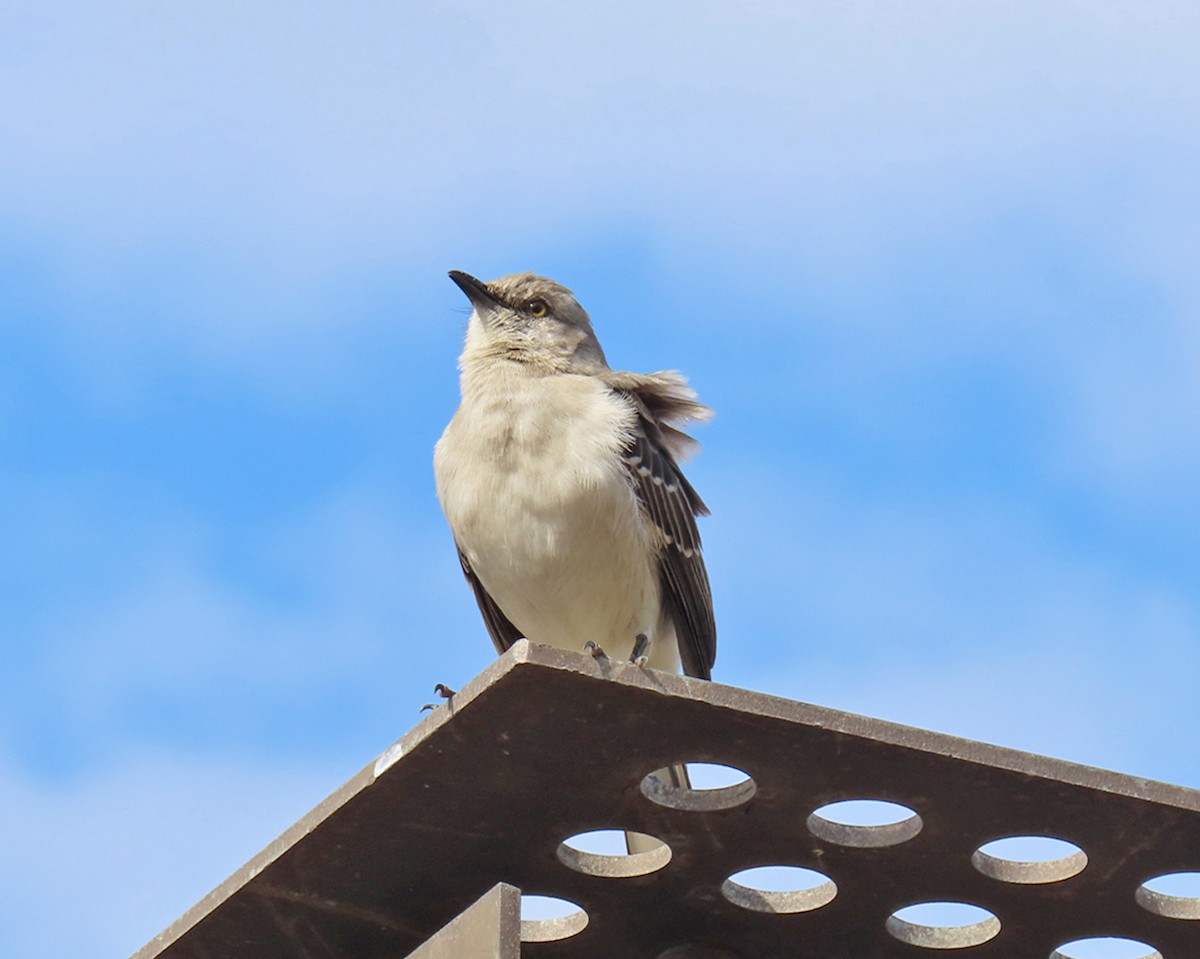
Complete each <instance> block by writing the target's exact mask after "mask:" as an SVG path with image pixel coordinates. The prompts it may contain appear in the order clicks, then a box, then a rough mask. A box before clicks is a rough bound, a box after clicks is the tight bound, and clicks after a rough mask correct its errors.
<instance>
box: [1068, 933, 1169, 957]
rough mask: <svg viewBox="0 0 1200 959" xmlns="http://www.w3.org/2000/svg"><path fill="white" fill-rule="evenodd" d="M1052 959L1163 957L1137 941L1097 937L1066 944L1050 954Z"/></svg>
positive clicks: (1113, 937) (1155, 950) (1153, 949)
mask: <svg viewBox="0 0 1200 959" xmlns="http://www.w3.org/2000/svg"><path fill="white" fill-rule="evenodd" d="M1050 959H1163V956H1162V953H1161V952H1159V951H1158V950H1157V949H1155V948H1154V947H1153V946H1148V945H1146V944H1145V943H1144V942H1138V941H1137V940H1136V939H1121V938H1118V937H1115V936H1097V937H1095V938H1093V939H1075V940H1074V941H1072V942H1067V943H1064V944H1063V945H1061V946H1059V947H1058V948H1057V949H1055V950H1054V952H1052V953H1050Z"/></svg>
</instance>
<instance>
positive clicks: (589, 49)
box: [0, 0, 1200, 957]
mask: <svg viewBox="0 0 1200 959" xmlns="http://www.w3.org/2000/svg"><path fill="white" fill-rule="evenodd" d="M1198 36H1200V13H1198V12H1197V9H1196V8H1195V7H1194V6H1193V5H1190V4H1183V3H1168V2H1155V0H1150V2H1144V3H1139V4H1123V3H1106V2H1088V3H1082V2H1062V3H1057V4H1050V5H1047V4H1044V3H1022V2H1006V3H978V4H962V3H958V2H949V0H947V2H925V3H919V4H917V3H911V2H906V3H885V2H864V3H856V4H813V3H795V2H788V3H742V4H737V5H732V4H719V3H707V2H706V3H695V2H691V3H682V2H680V3H661V4H655V5H652V6H649V7H648V6H647V5H645V4H640V3H626V2H621V0H618V2H612V3H609V4H607V5H605V7H604V9H602V10H590V11H589V12H587V13H586V14H584V13H581V12H580V11H579V10H578V9H576V8H574V7H572V6H571V5H561V4H551V3H532V2H518V3H513V4H507V5H504V6H503V8H501V7H499V6H497V5H492V4H480V3H476V2H466V0H463V2H457V3H455V2H447V3H440V4H437V5H420V6H418V5H398V4H389V3H367V2H350V3H345V4H340V5H336V6H332V5H323V4H315V3H294V4H287V5H284V4H274V3H257V2H250V3H231V2H224V3H222V2H213V3H207V4H189V5H184V4H162V3H159V2H153V3H152V2H148V0H143V2H122V3H103V2H102V3H96V2H90V3H86V4H84V3H69V2H67V3H60V4H55V5H52V6H47V5H45V4H34V3H27V2H25V0H13V2H10V3H8V4H7V5H6V8H5V11H4V12H3V13H2V14H0V136H2V137H3V142H4V143H5V148H4V149H3V150H0V291H3V292H2V297H0V346H2V349H0V490H2V491H3V496H2V497H0V847H3V848H5V849H6V850H7V851H8V856H15V859H9V858H8V856H6V857H5V858H6V860H7V861H9V862H10V863H13V862H15V864H16V865H15V866H14V867H13V868H8V869H4V870H0V941H4V942H6V943H12V944H15V949H16V952H15V954H16V955H30V956H32V955H38V956H50V957H58V956H63V957H65V956H74V955H79V954H81V953H83V952H86V953H87V954H89V955H97V956H105V957H120V956H123V955H126V954H128V953H130V952H132V951H133V950H135V949H136V948H137V947H139V946H140V945H141V944H142V942H144V941H145V940H146V939H148V938H149V937H150V936H152V935H154V934H155V933H156V932H157V931H158V930H159V929H160V928H161V927H163V926H164V925H166V924H167V923H168V922H169V921H170V920H171V919H173V918H174V917H175V915H177V914H178V913H179V912H180V911H182V910H183V909H184V908H185V907H187V906H188V905H190V904H191V903H192V902H193V901H195V900H196V899H197V898H199V897H200V896H201V895H202V894H203V893H204V892H206V891H207V890H208V889H209V888H210V887H212V886H213V885H214V884H216V883H217V882H218V881H220V880H221V879H222V878H223V877H224V876H225V875H227V874H228V873H229V872H230V871H232V870H233V869H234V868H235V867H236V866H237V865H239V864H240V863H241V862H242V861H243V860H244V859H246V858H247V857H248V856H249V855H251V854H252V853H253V852H255V851H256V850H257V849H258V848H259V847H261V846H262V845H263V844H265V843H266V842H267V841H269V840H270V839H271V838H272V837H273V836H274V835H275V834H276V833H278V832H279V831H280V830H281V829H282V828H283V827H285V826H286V825H287V824H288V823H290V822H291V821H292V820H293V819H294V818H296V817H297V816H298V815H300V814H301V813H303V812H304V811H305V810H306V809H307V808H308V807H309V806H311V805H312V804H313V803H315V802H316V801H317V800H318V799H320V798H321V797H322V796H324V795H325V794H326V793H327V792H329V791H330V790H331V789H332V788H334V787H335V786H336V785H337V784H338V783H340V782H341V781H342V780H343V779H344V778H346V777H347V776H348V775H350V774H351V773H352V772H353V771H354V770H356V769H357V768H358V767H359V766H361V765H362V764H363V763H365V762H366V761H367V760H369V759H370V758H371V757H372V756H373V755H374V754H376V753H377V752H379V751H381V750H382V749H383V748H384V747H386V746H387V745H388V743H390V742H391V741H392V740H393V739H395V738H397V737H398V736H399V735H400V734H401V733H402V732H403V731H404V730H406V729H407V728H408V727H409V726H411V725H412V724H413V723H414V722H415V721H416V719H417V712H416V710H417V708H418V706H419V705H420V704H421V703H423V702H426V701H427V700H428V699H429V690H430V688H431V687H432V685H433V684H434V683H435V682H438V681H446V682H449V683H451V684H458V683H461V682H463V681H465V680H466V679H467V678H469V677H470V676H472V675H473V674H475V673H476V672H478V671H479V670H480V669H481V668H482V667H483V666H484V665H485V664H486V663H487V661H488V660H489V658H490V656H491V646H490V644H489V642H488V640H487V637H486V634H485V632H484V630H483V627H482V625H481V623H480V622H479V620H478V616H477V614H476V611H475V609H474V605H473V603H472V601H471V598H470V595H469V592H468V591H467V589H466V587H465V585H464V584H463V583H462V581H461V575H460V573H459V571H458V567H457V563H456V562H455V559H454V553H453V549H452V546H451V542H450V539H449V537H448V534H447V532H446V530H445V528H444V524H443V521H442V518H441V515H440V513H439V511H438V508H437V503H436V500H435V497H434V493H433V481H432V476H431V468H430V455H431V448H432V445H433V443H434V441H435V440H436V438H437V436H438V435H439V433H440V431H441V429H442V427H443V425H444V424H445V421H446V420H447V419H448V417H449V415H450V413H451V412H452V410H453V408H454V405H455V403H456V398H457V382H456V374H455V370H454V363H455V359H456V356H457V352H458V348H459V340H460V337H461V335H462V331H463V328H464V324H465V317H466V312H465V302H464V300H463V298H462V295H461V293H460V292H459V291H458V290H457V289H456V288H455V287H454V285H453V284H452V283H450V282H449V280H447V279H446V276H445V271H446V270H447V269H450V268H457V269H464V270H468V271H470V272H472V273H475V274H476V275H479V276H483V277H491V276H496V275H499V274H501V273H506V272H510V271H514V270H524V269H531V270H534V271H537V272H541V273H546V274H548V275H551V276H554V277H555V278H557V279H559V280H561V281H562V282H564V283H566V284H567V285H568V286H570V287H572V288H573V289H574V290H575V291H576V293H577V294H578V295H579V297H580V299H581V301H582V302H583V303H584V305H585V306H586V307H587V308H588V309H589V311H590V312H591V314H592V317H593V320H594V321H595V324H596V327H597V330H598V332H599V334H600V336H601V339H602V341H603V343H604V345H605V349H606V351H607V353H608V356H609V358H610V360H611V361H612V363H613V364H614V365H615V366H620V367H624V368H628V369H635V370H650V369H660V368H664V367H678V368H680V369H683V370H684V371H686V373H687V374H688V375H689V376H690V378H691V380H692V382H693V383H694V385H695V386H696V387H697V389H698V390H699V391H700V393H701V396H702V397H703V398H704V399H705V400H706V401H708V402H709V403H711V404H712V405H713V406H714V407H715V408H716V410H717V415H716V417H715V419H714V420H713V421H712V422H711V423H710V424H709V425H707V426H705V427H703V428H702V429H701V430H700V432H699V436H700V438H701V439H702V441H703V442H704V450H703V451H702V453H701V454H700V455H699V457H698V458H697V459H696V460H695V461H694V462H693V463H692V464H691V466H690V467H689V475H690V476H691V477H692V479H693V481H694V482H695V484H696V486H697V487H698V488H699V489H700V490H701V492H702V493H703V495H704V496H705V498H706V499H707V500H708V502H709V504H710V505H711V506H712V509H713V515H712V517H711V518H710V519H708V520H706V521H705V523H704V525H703V529H702V531H703V534H704V536H705V541H706V547H707V553H708V556H709V566H710V571H711V574H712V579H713V583H714V592H715V594H716V604H717V617H718V624H719V628H720V636H721V646H720V655H719V659H718V663H717V668H716V678H717V679H719V680H720V681H722V682H727V683H732V684H735V685H740V686H747V687H751V688H755V689H761V690H766V691H769V692H773V693H778V694H781V695H784V696H788V697H791V698H796V699H803V700H807V701H811V702H816V703H821V704H826V705H830V706H835V707H840V708H846V709H852V710H855V711H859V712H865V713H868V714H872V715H876V716H882V717H885V718H888V719H893V720H897V721H901V722H907V723H913V724H917V725H922V726H928V727H932V728H936V729H939V730H944V731H947V732H952V733H957V734H961V735H967V736H971V737H975V738H981V739H986V740H989V741H992V742H997V743H1001V744H1004V745H1010V746H1015V747H1019V748H1024V749H1031V750H1035V751H1039V752H1045V753H1049V754H1052V755H1055V756H1059V757H1063V758H1067V759H1072V760H1077V761H1081V762H1087V763H1092V764H1095V765H1101V766H1107V767H1110V768H1116V769H1120V770H1123V771H1127V772H1132V773H1136V774H1138V775H1144V776H1149V777H1153V778H1159V779H1166V780H1170V781H1174V782H1179V783H1182V784H1185V785H1189V786H1196V787H1200V759H1198V758H1197V752H1196V750H1195V748H1194V744H1193V740H1194V732H1193V731H1194V730H1195V729H1196V728H1200V643H1198V641H1197V640H1198V636H1200V575H1198V574H1200V499H1198V498H1197V496H1196V489H1197V486H1198V484H1200V417H1198V416H1197V415H1196V410H1197V406H1198V401H1200V376H1198V375H1197V366H1198V362H1200V274H1198V273H1197V270H1196V263H1197V262H1198V261H1200V230H1198V228H1197V223H1200V186H1198V181H1197V179H1196V176H1195V171H1196V169H1197V166H1198V161H1200V157H1198V152H1200V150H1198V148H1200V123H1198V122H1197V121H1198V120H1200V61H1198V60H1197V58H1196V57H1195V42H1196V39H1197V37H1198ZM64 901H67V902H71V903H73V907H72V911H73V920H72V922H71V923H69V924H68V923H64V922H63V921H62V919H61V915H62V913H61V904H62V902H64Z"/></svg>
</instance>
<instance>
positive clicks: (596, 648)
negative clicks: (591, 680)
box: [583, 639, 608, 659]
mask: <svg viewBox="0 0 1200 959" xmlns="http://www.w3.org/2000/svg"><path fill="white" fill-rule="evenodd" d="M583 651H584V652H585V653H587V654H588V655H589V656H591V657H592V659H608V653H606V652H605V651H604V650H602V649H601V648H600V644H599V643H593V642H592V641H591V640H590V639H589V640H588V641H587V642H586V643H584V644H583Z"/></svg>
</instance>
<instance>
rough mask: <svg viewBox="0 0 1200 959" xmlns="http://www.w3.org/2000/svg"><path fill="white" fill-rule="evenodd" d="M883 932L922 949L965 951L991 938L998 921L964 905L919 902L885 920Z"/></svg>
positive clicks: (973, 907)
mask: <svg viewBox="0 0 1200 959" xmlns="http://www.w3.org/2000/svg"><path fill="white" fill-rule="evenodd" d="M887 931H888V932H890V933H891V934H892V935H893V936H895V937H896V938H897V939H899V940H900V941H901V942H907V943H908V944H909V945H910V946H920V947H921V948H922V949H967V948H970V947H971V946H978V945H981V944H982V943H985V942H987V941H988V940H989V939H993V938H995V936H996V935H997V933H999V932H1000V920H999V919H997V918H996V917H995V915H993V914H992V913H990V912H988V911H987V910H986V909H984V908H983V907H981V906H972V905H970V904H969V903H965V902H921V903H917V904H916V905H912V906H905V907H904V908H903V909H897V910H896V911H895V912H893V913H892V914H891V915H890V916H888V920H887Z"/></svg>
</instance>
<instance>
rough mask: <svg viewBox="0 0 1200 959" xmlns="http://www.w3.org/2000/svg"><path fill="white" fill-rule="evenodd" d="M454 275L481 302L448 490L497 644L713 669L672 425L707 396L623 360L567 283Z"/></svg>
mask: <svg viewBox="0 0 1200 959" xmlns="http://www.w3.org/2000/svg"><path fill="white" fill-rule="evenodd" d="M450 278H451V279H452V280H454V282H455V283H457V284H458V285H459V287H460V288H461V289H462V291H463V292H464V293H466V295H467V297H468V298H469V299H470V301H471V305H472V306H473V307H474V309H473V310H472V312H471V319H470V322H469V324H468V327H467V337H466V345H465V346H464V348H463V352H462V356H461V358H460V360H459V370H460V371H461V387H462V402H461V403H460V405H459V407H458V410H457V411H456V412H455V414H454V417H453V418H452V419H451V420H450V424H449V425H448V426H447V427H446V431H445V432H444V433H443V434H442V438H441V439H440V440H439V441H438V444H437V447H436V449H435V451H434V458H433V461H434V473H435V475H436V478H437V492H438V499H439V500H440V501H441V504H442V509H443V510H444V511H445V514H446V518H447V520H449V522H450V529H451V531H452V532H453V534H454V542H455V544H456V545H457V546H458V557H459V560H460V561H461V563H462V569H463V573H464V574H466V577H467V581H468V582H469V583H470V584H471V588H472V590H473V591H474V593H475V599H476V601H477V602H478V604H479V609H480V611H481V612H482V613H483V620H484V623H485V624H486V625H487V629H488V632H489V633H490V634H491V637H492V641H493V642H494V643H495V644H496V649H497V650H498V651H500V652H503V651H504V650H506V649H507V648H508V647H509V646H511V645H512V644H513V643H514V642H515V641H516V640H518V639H520V638H521V637H526V638H528V639H529V640H531V641H532V642H535V643H544V644H547V645H550V646H559V647H564V648H572V649H579V648H580V647H586V648H589V649H592V650H593V651H597V652H598V651H599V650H603V651H604V653H606V654H608V655H611V656H620V657H623V658H624V657H628V658H630V659H632V660H634V661H636V662H639V663H643V664H647V663H648V664H649V665H650V666H652V667H654V668H656V669H668V670H672V671H678V670H679V669H680V668H682V670H683V672H685V673H686V674H687V675H689V676H698V677H701V678H703V679H709V678H710V677H711V670H712V665H713V660H714V659H715V658H716V651H717V632H716V624H715V622H714V620H713V611H712V594H711V592H710V590H709V584H708V574H707V573H706V572H705V569H704V560H703V558H702V556H701V553H700V535H699V533H698V532H697V530H696V516H698V515H703V514H706V513H707V512H708V509H707V508H706V507H705V505H704V502H703V501H702V500H701V499H700V496H699V495H698V494H697V493H696V491H695V490H694V489H693V488H692V486H691V484H690V483H689V482H688V481H687V480H686V479H685V478H684V476H683V473H681V472H680V470H679V466H678V464H677V459H678V458H679V457H681V456H682V455H683V454H684V453H685V452H687V451H688V450H689V448H690V447H692V446H694V445H695V441H694V440H692V439H691V437H689V436H687V435H686V434H684V433H683V432H681V431H680V430H679V429H678V428H677V425H676V424H682V423H684V422H686V421H688V420H695V419H703V418H705V417H707V416H708V415H709V412H710V411H709V409H708V407H706V406H703V405H702V404H700V403H699V402H697V400H696V394H695V393H694V392H693V391H692V389H691V388H690V387H689V386H688V384H687V381H686V380H685V379H684V378H683V377H682V376H681V375H680V374H678V373H675V372H660V373H626V372H621V371H618V370H613V369H610V368H609V366H608V363H607V362H606V360H605V358H604V351H603V350H602V349H601V348H600V343H599V341H598V340H597V339H596V334H595V333H594V332H593V330H592V324H591V321H590V320H589V319H588V315H587V313H586V312H584V309H583V307H581V306H580V305H579V304H578V303H577V302H576V301H575V298H574V296H572V294H571V291H570V290H568V289H567V288H566V287H564V286H561V285H560V284H558V283H556V282H554V281H553V280H550V279H547V278H546V277H542V276H534V275H533V274H532V273H515V274H513V275H511V276H503V277H500V278H499V279H498V280H492V281H491V282H490V283H484V282H481V281H480V280H477V279H475V277H473V276H470V275H468V274H466V273H462V272H459V271H458V270H452V271H450Z"/></svg>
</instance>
